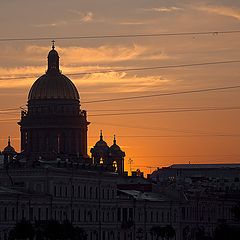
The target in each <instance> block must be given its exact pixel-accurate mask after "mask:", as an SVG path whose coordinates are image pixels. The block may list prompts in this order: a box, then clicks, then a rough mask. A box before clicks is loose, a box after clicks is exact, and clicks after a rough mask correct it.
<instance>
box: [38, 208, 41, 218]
mask: <svg viewBox="0 0 240 240" xmlns="http://www.w3.org/2000/svg"><path fill="white" fill-rule="evenodd" d="M38 220H41V208H38Z"/></svg>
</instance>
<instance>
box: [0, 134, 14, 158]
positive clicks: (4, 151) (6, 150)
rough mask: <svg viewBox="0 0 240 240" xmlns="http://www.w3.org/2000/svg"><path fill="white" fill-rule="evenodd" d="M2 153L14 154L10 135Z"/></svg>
mask: <svg viewBox="0 0 240 240" xmlns="http://www.w3.org/2000/svg"><path fill="white" fill-rule="evenodd" d="M3 154H10V155H14V154H16V151H15V149H14V147H12V146H11V141H10V137H8V145H7V146H6V147H5V148H4V150H3Z"/></svg>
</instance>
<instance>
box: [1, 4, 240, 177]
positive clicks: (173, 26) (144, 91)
mask: <svg viewBox="0 0 240 240" xmlns="http://www.w3.org/2000/svg"><path fill="white" fill-rule="evenodd" d="M100 2H101V4H100ZM199 2H200V1H174V0H171V1H161V0H159V1H154V0H148V1H144V0H131V1H130V2H129V1H125V0H124V1H121V3H120V1H113V0H111V1H109V0H101V1H97V0H91V1H88V3H86V2H85V3H81V2H80V1H77V0H70V1H63V0H58V1H56V0H54V1H51V3H49V1H46V0H42V1H30V0H22V1H21V4H20V3H19V1H17V0H13V1H3V2H1V3H0V16H1V17H0V20H1V21H0V27H1V33H0V39H1V38H28V37H30V38H31V37H52V38H54V37H61V36H63V37H68V36H80V35H103V34H104V35H105V34H106V35H115V34H118V35H119V34H139V33H140V34H154V33H162V32H163V33H164V32H201V31H227V30H238V29H240V3H239V1H229V0H228V1H223V0H220V1H217V0H215V1H201V3H199ZM239 37H240V34H232V35H230V34H229V35H221V34H218V35H206V36H198V35H191V36H181V37H179V36H178V37H176V36H175V37H173V36H172V37H169V36H168V37H155V38H153V37H151V38H127V39H107V38H106V39H95V40H93V39H91V40H89V39H88V40H59V41H57V42H56V49H57V51H58V52H59V55H60V57H61V58H60V60H61V69H62V71H63V73H64V74H66V75H68V73H76V72H84V71H85V72H86V71H91V70H93V71H94V70H97V71H100V70H102V69H113V68H121V69H122V68H135V67H148V66H163V65H177V64H185V63H196V62H212V61H225V60H240V57H239V47H240V45H239ZM50 46H51V43H50V41H3V42H0V48H1V51H0V75H1V76H0V79H1V80H0V109H1V110H3V109H7V108H18V107H20V106H24V105H25V104H26V101H27V94H28V91H29V88H30V87H31V85H32V83H33V82H34V81H35V80H36V78H37V77H32V75H35V76H40V75H41V74H43V73H44V71H45V70H46V57H47V53H48V51H49V49H50ZM239 69H240V68H239V63H235V64H226V65H212V66H201V67H192V68H176V69H173V68H172V69H159V70H154V71H153V70H149V71H134V72H121V73H117V72H111V73H105V74H91V75H82V76H71V77H70V78H71V79H72V81H73V82H74V83H75V84H76V86H77V88H78V90H79V92H80V96H81V102H82V108H83V109H86V110H87V111H88V115H89V121H90V122H91V125H90V127H89V148H90V147H91V146H92V145H93V144H94V143H95V142H96V141H97V139H98V136H99V131H100V129H102V130H103V133H104V138H105V140H106V141H107V142H108V143H109V144H111V143H112V140H113V135H114V134H116V136H117V142H118V144H119V145H121V146H122V148H123V150H124V151H125V152H126V168H127V169H129V165H128V159H129V158H131V159H132V160H133V165H132V168H133V169H136V168H141V169H142V170H144V171H145V172H146V173H149V172H150V171H151V170H153V169H154V168H156V167H157V166H159V167H161V166H166V165H169V164H173V163H188V162H189V161H190V162H191V163H208V162H210V163H218V162H240V148H239V136H238V134H240V125H239V120H240V110H231V111H230V110H229V111H205V112H181V113H162V114H159V113H158V114H138V115H122V116H119V115H117V116H91V115H95V114H103V113H113V112H115V111H116V112H124V113H126V112H128V111H130V112H132V111H133V110H131V109H142V110H141V111H147V110H148V109H150V110H151V109H152V110H157V109H169V108H200V107H233V106H239V105H238V104H239V99H240V92H239V91H240V90H239V89H234V90H227V91H217V92H207V93H195V94H185V95H175V96H165V97H155V98H145V99H135V100H131V101H130V100H129V101H115V102H108V103H107V102H102V103H94V104H87V103H84V102H87V101H91V100H97V99H105V98H116V97H128V96H138V95H148V94H154V93H157V94H158V93H167V92H176V91H185V90H191V89H201V88H211V87H213V88H214V87H223V86H230V85H238V84H239V83H240V82H239V81H240V80H239V79H240V70H239ZM19 74H20V75H24V76H26V75H31V77H29V78H23V79H15V80H9V79H7V78H9V77H15V76H18V75H19ZM109 110H111V111H109ZM113 110H114V111H113ZM19 112H20V111H10V112H4V111H0V130H1V131H0V149H3V148H4V146H5V145H6V141H7V136H9V135H10V136H11V137H12V142H13V145H14V147H15V148H16V149H17V150H19V128H18V125H17V123H16V122H17V120H15V119H18V118H19V116H20V113H19ZM150 167H152V168H150Z"/></svg>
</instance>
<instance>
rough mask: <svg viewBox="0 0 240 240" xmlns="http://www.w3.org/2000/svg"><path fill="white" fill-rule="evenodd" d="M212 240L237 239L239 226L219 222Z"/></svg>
mask: <svg viewBox="0 0 240 240" xmlns="http://www.w3.org/2000/svg"><path fill="white" fill-rule="evenodd" d="M213 239H214V240H239V239H240V228H239V226H238V227H237V226H230V225H228V224H226V223H221V224H220V225H218V226H217V228H216V230H215V233H214V238H213Z"/></svg>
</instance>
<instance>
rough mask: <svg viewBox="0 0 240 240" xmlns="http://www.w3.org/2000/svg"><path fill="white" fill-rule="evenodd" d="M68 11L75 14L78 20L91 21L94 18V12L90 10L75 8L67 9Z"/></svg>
mask: <svg viewBox="0 0 240 240" xmlns="http://www.w3.org/2000/svg"><path fill="white" fill-rule="evenodd" d="M69 12H71V13H74V14H76V15H77V16H78V17H79V19H78V20H79V21H80V22H92V21H93V19H94V14H93V12H91V11H88V12H82V11H78V10H75V9H71V10H69Z"/></svg>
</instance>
